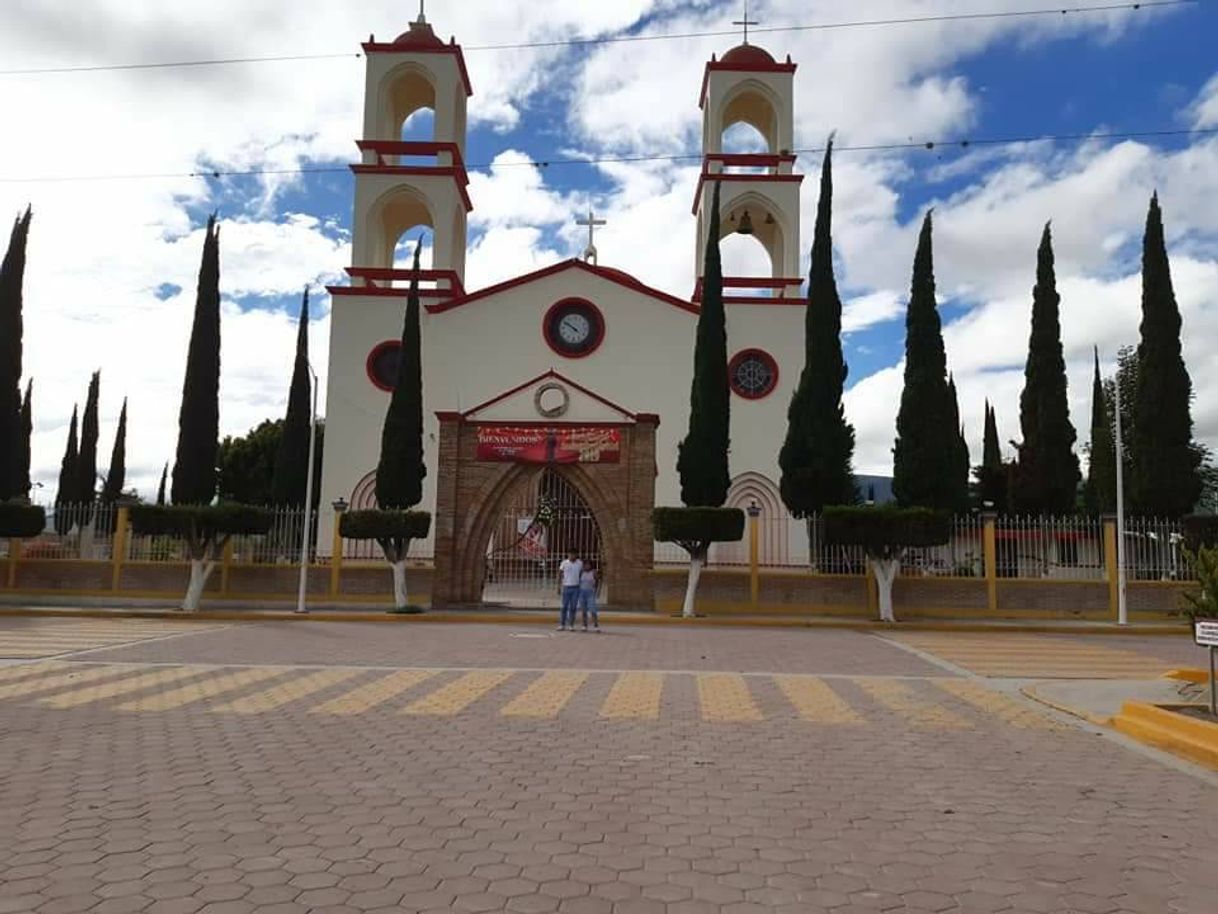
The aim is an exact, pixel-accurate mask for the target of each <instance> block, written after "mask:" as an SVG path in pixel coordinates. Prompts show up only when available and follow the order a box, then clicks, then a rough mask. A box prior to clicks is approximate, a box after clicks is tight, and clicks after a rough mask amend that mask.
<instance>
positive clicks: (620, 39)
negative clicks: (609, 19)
mask: <svg viewBox="0 0 1218 914" xmlns="http://www.w3.org/2000/svg"><path fill="white" fill-rule="evenodd" d="M1200 2H1201V0H1144V2H1137V3H1129V2H1127V3H1108V4H1102V5H1098V6H1066V7H1062V6H1059V7H1054V8H1052V9H1033V10H996V11H992V12H979V13H944V14H942V15H938V16H906V17H903V18H892V19H856V20H848V21H843V22H821V23H812V24H809V25H786V26H771V27H768V28H759V29H753V31H754V32H755V33H757V34H779V33H785V32H815V31H832V30H838V29H858V28H878V27H884V26H902V25H925V24H933V23H943V22H965V21H978V20H986V19H1027V18H1035V17H1046V16H1066V15H1072V14H1087V13H1105V12H1119V11H1127V12H1136V11H1138V10H1143V9H1149V8H1152V7H1171V6H1185V5H1192V4H1196V3H1200ZM736 35H737V32H736V31H734V30H733V31H727V30H724V31H706V32H674V33H669V34H663V35H605V36H600V37H590V38H559V39H554V40H552V41H524V42H514V43H506V44H481V45H469V46H462V50H463V51H473V52H479V51H512V50H536V49H545V48H564V47H566V48H574V47H595V46H598V45H609V44H625V43H631V42H651V41H680V40H688V39H695V38H725V37H735V36H736ZM362 56H363V55H362V54H352V53H350V52H347V53H334V54H292V55H276V56H266V57H223V58H216V59H204V60H175V61H163V62H154V63H130V64H97V65H87V66H79V67H29V68H24V69H10V70H0V76H47V75H53V74H71V73H104V72H120V71H137V70H167V69H173V68H178V67H214V66H228V65H233V64H253V63H281V62H299V61H311V60H353V59H358V58H360V57H362Z"/></svg>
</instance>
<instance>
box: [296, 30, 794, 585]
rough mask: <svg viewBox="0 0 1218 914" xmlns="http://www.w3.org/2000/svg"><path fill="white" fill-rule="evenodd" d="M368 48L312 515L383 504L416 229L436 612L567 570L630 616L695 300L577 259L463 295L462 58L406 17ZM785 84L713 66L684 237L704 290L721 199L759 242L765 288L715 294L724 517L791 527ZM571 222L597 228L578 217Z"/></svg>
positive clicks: (747, 282) (739, 59)
mask: <svg viewBox="0 0 1218 914" xmlns="http://www.w3.org/2000/svg"><path fill="white" fill-rule="evenodd" d="M363 47H364V50H365V52H366V56H367V83H366V90H365V116H364V130H363V137H362V138H361V139H360V140H359V141H358V147H359V149H360V151H361V153H362V161H361V162H360V163H359V164H357V165H354V166H353V171H354V172H355V200H354V218H353V245H352V259H353V264H352V265H351V266H350V267H349V268H348V269H347V272H348V274H349V277H350V279H349V282H348V284H345V285H341V286H334V287H331V288H330V290H329V291H330V293H331V295H332V316H331V338H330V356H329V358H330V364H329V375H328V378H329V380H328V384H329V386H328V392H327V418H326V424H327V429H326V449H325V460H324V466H323V470H322V504H326V505H328V504H331V503H345V504H346V505H349V506H350V507H351V508H354V509H359V508H369V507H373V506H375V496H374V489H375V469H376V465H377V459H378V454H379V448H380V437H381V428H382V423H383V421H384V417H385V410H386V407H387V406H388V401H389V396H390V392H391V390H392V387H393V383H394V377H395V371H396V359H397V351H398V346H399V342H398V341H399V339H400V336H401V330H402V320H403V314H404V309H405V303H406V295H407V290H408V287H409V284H410V281H411V279H412V278H414V277H415V274H414V273H413V271H412V270H410V269H403V268H401V267H397V266H395V263H394V254H395V250H396V249H397V247H398V245H399V242H400V240H401V239H402V237H403V235H407V233H409V235H408V237H409V238H412V239H413V238H415V237H417V236H418V235H419V234H420V228H422V229H425V230H426V231H428V232H429V233H430V234H431V237H432V239H433V241H432V263H431V265H430V268H428V269H423V270H421V271H420V272H419V274H418V277H417V278H418V279H419V282H420V287H421V297H422V302H423V313H422V361H423V392H424V403H425V409H424V444H425V461H426V465H427V478H426V481H425V485H424V498H423V502H422V503H421V504H420V505H419V508H420V509H421V510H426V511H429V512H431V513H432V514H433V533H432V537H431V538H430V540H429V541H428V542H425V543H420V544H418V545H417V547H416V548H417V550H418V554H419V555H420V556H433V557H434V563H435V569H436V572H435V575H436V580H435V581H434V582H433V600H434V599H439V600H440V601H441V602H468V601H470V600H476V599H479V598H481V596H482V595H483V594H485V593H486V592H488V591H489V590H490V589H491V588H492V587H494V586H501V587H503V588H505V589H508V590H510V586H511V585H512V583H513V582H515V583H517V584H520V585H521V586H522V587H524V588H525V589H527V587H528V581H527V580H526V579H527V578H529V577H531V576H532V577H537V578H538V580H544V579H545V578H546V576H547V575H548V574H549V563H550V562H551V561H552V560H554V559H555V557H556V556H557V554H558V553H560V552H565V551H568V550H570V551H578V552H581V553H583V554H585V555H595V556H596V559H595V560H596V561H597V562H598V564H600V565H601V566H602V568H603V573H604V578H605V581H606V583H607V586H608V599H609V602H610V603H619V604H630V605H637V604H638V603H639V602H645V601H646V599H647V595H646V592H645V590H640V589H638V588H636V587H634V585H632V584H630V583H628V581H633V580H634V579H635V578H636V576H637V573H638V572H640V571H643V570H645V569H643V568H640V566H649V565H650V560H651V556H652V554H653V549H654V546H653V544H652V543H651V542H650V536H649V532H648V530H647V529H646V525H647V514H648V513H649V512H650V508H651V506H653V505H664V504H679V503H680V485H679V481H678V478H677V473H676V458H677V444H678V442H679V441H680V439H681V438H682V437H683V435H684V434H685V431H686V426H687V422H688V411H689V387H690V380H691V376H692V370H693V350H694V336H695V327H696V324H697V319H698V313H699V307H700V306H699V301H700V297H701V279H700V278H699V280H698V282H697V284H696V286H695V288H694V289H692V290H684V291H685V294H684V295H682V294H676V293H674V292H672V291H666V290H660V289H655V288H652V287H650V286H648V285H646V284H645V283H643V282H641V281H639V280H638V279H636V278H634V277H633V276H632V275H631V274H630V272H629V265H628V264H612V265H610V264H606V263H602V262H600V260H599V257H598V254H597V251H596V249H595V247H594V245H593V244H592V243H591V242H590V244H589V248H588V250H587V251H586V252H585V254H584V256H583V257H582V258H577V259H571V260H566V261H561V262H558V263H555V264H553V265H551V266H548V267H546V268H544V269H540V270H537V271H535V272H533V273H529V274H527V275H523V276H518V277H515V278H513V279H511V280H508V281H506V282H502V283H499V284H496V285H493V286H491V287H488V288H482V289H467V288H466V287H465V284H464V280H465V256H466V245H467V219H468V216H469V213H470V212H472V211H473V208H474V207H475V206H476V205H477V200H476V199H471V197H470V194H469V188H468V175H467V172H466V166H465V159H464V157H465V140H466V136H465V134H466V104H467V100H468V98H469V97H470V96H471V95H472V93H473V87H472V86H471V84H470V80H469V76H468V73H467V71H466V67H465V60H464V57H463V54H462V51H461V47H460V46H459V45H458V44H456V43H455V41H449V42H447V43H445V42H443V41H442V40H441V39H439V38H438V37H437V36H436V35H435V33H434V32H433V30H432V28H431V26H430V24H428V23H427V22H426V21H425V19H424V18H423V17H422V16H420V18H419V20H418V21H416V22H414V23H412V24H411V26H410V28H409V30H408V31H407V32H405V33H404V34H403V35H401V36H399V37H398V38H397V39H395V40H394V41H392V42H377V41H375V40H370V41H369V42H368V43H366V44H364V45H363ZM795 71H796V65H795V64H794V63H792V62H791V61H790V60H789V59H788V60H787V61H785V62H778V61H776V60H774V59H773V58H772V57H771V56H770V55H769V54H768V53H767V52H766V51H764V50H763V49H761V48H759V47H756V46H754V45H750V44H747V43H746V44H743V45H740V46H739V47H736V48H733V49H732V50H730V51H728V52H727V53H726V54H725V55H724V56H723V57H722V58H721V59H715V58H712V60H711V61H710V62H708V63H707V64H706V67H705V76H704V80H703V86H702V93H701V98H700V100H699V103H700V105H701V108H702V112H703V125H704V130H703V159H702V170H701V177H700V180H699V182H698V188H697V193H696V195H695V199H693V200H691V218H690V250H691V256H692V257H693V258H694V261H695V263H696V264H697V275H698V276H699V277H700V276H701V271H702V259H703V252H704V249H705V244H706V240H707V239H706V235H707V232H708V231H709V227H710V214H709V212H708V209H709V207H710V206H711V199H712V192H713V189H714V186H715V185H716V184H718V185H719V187H720V193H721V200H720V207H721V213H720V216H721V218H720V231H721V236H723V235H726V234H728V233H730V232H742V233H744V234H752V235H754V236H755V237H756V239H757V240H758V241H759V242H760V243H761V244H762V245H763V247H764V248H765V250H766V251H767V253H768V255H769V260H770V265H771V269H770V272H769V274H768V275H764V276H727V277H725V289H724V292H725V304H726V312H727V332H728V350H729V358H730V369H731V370H730V376H731V385H732V391H733V394H732V404H731V407H732V416H731V442H732V450H731V472H732V475H733V480H734V481H733V486H732V491H731V495H730V498H729V504H731V505H733V506H737V507H742V508H744V507H749V506H755V507H756V509H758V510H759V511H760V512H762V514H763V516H772V517H775V518H777V517H778V516H780V515H782V516H785V512H784V509H783V508H782V505H781V502H780V500H779V497H778V487H777V482H778V478H779V471H778V465H777V455H778V449H779V447H780V445H781V443H782V438H783V435H784V433H785V429H786V410H787V406H788V404H789V402H790V399H791V394H792V391H793V389H794V385H795V383H796V382H797V380H798V377H799V374H800V371H801V370H802V367H803V359H804V345H803V338H804V314H805V307H806V302H805V299H804V298H803V297H801V281H802V280H801V276H800V225H799V213H800V207H799V203H800V192H801V182H802V177H803V176H802V175H799V174H797V173H796V172H795V163H796V156H795V155H794V154H793V153H792V152H791V150H792V149H793V146H794V136H793V135H794V124H793V107H794V106H793V93H794V77H795ZM693 101H694V100H691V104H692V103H693ZM423 108H430V109H431V110H432V111H433V112H434V137H433V138H432V140H431V141H428V142H405V141H403V140H402V139H401V132H402V125H403V123H404V122H405V121H406V120H407V119H408V118H409V117H410V116H411V115H412V114H413V113H414V112H416V111H418V110H420V109H423ZM742 122H743V123H746V124H749V125H751V126H753V127H754V128H756V130H757V131H758V132H759V133H760V134H761V135H762V137H764V139H765V141H766V144H767V146H768V149H767V150H766V151H765V152H764V153H749V154H734V153H725V152H723V136H724V133H725V131H727V130H728V129H729V128H730V127H732V126H733V125H735V124H737V123H742ZM584 221H585V222H586V223H594V222H595V221H596V220H595V219H594V216H593V214H591V213H590V214H589V215H588V218H587V219H586V220H584ZM590 229H591V226H590ZM475 480H480V481H479V482H475ZM479 486H482V488H479ZM332 518H333V515H330V513H329V512H323V520H322V529H321V530H320V531H319V532H320V536H319V542H320V543H328V542H330V530H329V529H328V525H329V524H330V523H332V522H333V521H332ZM724 548H737V547H724ZM784 548H785V547H784ZM805 548H806V547H805ZM643 576H644V577H646V575H645V574H644V575H643ZM450 578H452V579H451V580H450ZM534 583H535V582H534ZM534 589H537V588H536V587H534Z"/></svg>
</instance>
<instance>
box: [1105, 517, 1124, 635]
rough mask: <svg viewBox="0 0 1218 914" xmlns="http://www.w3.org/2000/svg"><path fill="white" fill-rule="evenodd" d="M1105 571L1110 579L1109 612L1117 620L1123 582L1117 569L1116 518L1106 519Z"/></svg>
mask: <svg viewBox="0 0 1218 914" xmlns="http://www.w3.org/2000/svg"><path fill="white" fill-rule="evenodd" d="M1104 571H1105V576H1106V577H1107V578H1108V611H1109V612H1110V613H1112V618H1113V619H1116V618H1117V616H1118V614H1119V613H1120V606H1121V580H1120V574H1119V569H1118V568H1117V525H1116V518H1115V517H1111V516H1105V518H1104Z"/></svg>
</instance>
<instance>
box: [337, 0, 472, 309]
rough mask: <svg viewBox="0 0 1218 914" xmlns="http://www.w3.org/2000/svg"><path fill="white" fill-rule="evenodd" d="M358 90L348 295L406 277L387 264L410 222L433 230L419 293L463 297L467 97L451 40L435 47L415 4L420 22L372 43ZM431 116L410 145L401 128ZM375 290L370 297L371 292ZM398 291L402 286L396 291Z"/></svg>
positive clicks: (462, 71)
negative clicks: (360, 121)
mask: <svg viewBox="0 0 1218 914" xmlns="http://www.w3.org/2000/svg"><path fill="white" fill-rule="evenodd" d="M363 48H364V51H365V54H366V56H367V61H368V63H367V78H366V84H365V91H364V135H363V139H361V140H359V141H358V143H357V145H358V146H359V149H360V151H361V152H362V153H363V156H362V159H363V160H362V162H361V163H360V164H358V165H353V166H352V171H354V172H355V211H354V216H353V220H352V266H351V267H350V268H348V270H347V272H348V273H349V274H350V276H351V281H352V284H351V286H350V289H349V290H350V294H357V295H358V294H361V292H363V293H366V294H386V292H385V290H388V289H394V288H401V287H402V286H403V285H404V284H405V283H406V282H407V281H408V280H409V279H410V278H411V275H412V274H411V271H410V270H408V269H395V268H394V250H395V248H396V247H397V244H398V242H399V240H400V239H401V236H402V234H403V233H404V232H406V231H408V230H409V229H411V228H413V227H415V226H427V227H428V228H430V229H431V231H432V237H433V243H434V247H433V250H432V263H431V269H430V270H423V271H421V275H420V277H419V278H420V283H421V285H422V287H423V288H421V290H420V293H421V296H422V297H423V298H425V299H432V300H437V299H439V300H443V299H447V298H452V297H455V296H458V295H461V294H462V293H463V291H464V280H465V246H466V219H467V216H468V214H469V212H470V211H471V210H472V209H473V205H472V204H471V202H470V198H469V192H468V185H469V176H468V175H467V173H466V170H465V161H464V153H465V132H466V100H467V99H468V97H469V96H470V95H471V94H472V89H471V87H470V81H469V74H468V72H467V71H466V68H465V57H464V55H463V54H462V52H461V47H460V45H458V44H456V42H455V40H453V41H450V42H449V43H448V44H445V43H444V42H443V41H441V40H440V39H439V38H438V37H436V34H435V32H434V31H432V28H431V25H430V24H429V23H428V22H427V19H426V17H425V15H424V13H423V4H422V3H421V2H420V4H419V18H418V19H417V20H416V21H414V22H412V23H411V24H410V28H409V29H408V30H407V31H406V32H404V33H403V34H401V35H399V36H398V37H397V38H396V39H394V40H393V41H392V42H377V41H376V40H375V39H374V38H373V39H369V41H368V42H367V43H365V44H364V45H363ZM424 108H427V109H431V111H432V112H433V113H434V124H435V129H434V135H433V137H432V139H431V140H429V141H412V142H407V141H404V140H403V139H402V126H403V124H404V123H405V122H406V120H407V119H408V118H409V117H410V116H411V115H412V114H414V113H415V112H417V111H419V110H421V109H424ZM373 289H375V290H377V291H376V292H372V291H371V290H373ZM403 294H404V290H403Z"/></svg>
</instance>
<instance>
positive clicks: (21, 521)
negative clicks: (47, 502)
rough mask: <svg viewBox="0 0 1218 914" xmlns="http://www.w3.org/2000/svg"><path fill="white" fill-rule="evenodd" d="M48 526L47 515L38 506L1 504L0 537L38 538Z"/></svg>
mask: <svg viewBox="0 0 1218 914" xmlns="http://www.w3.org/2000/svg"><path fill="white" fill-rule="evenodd" d="M46 526H47V513H46V511H44V510H43V509H42V508H40V507H38V506H37V505H23V504H19V503H17V502H5V503H4V504H0V536H17V537H22V538H27V539H28V538H29V537H32V536H37V535H38V534H40V533H41V532H42V531H43V530H45V529H46Z"/></svg>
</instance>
